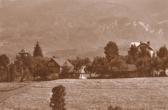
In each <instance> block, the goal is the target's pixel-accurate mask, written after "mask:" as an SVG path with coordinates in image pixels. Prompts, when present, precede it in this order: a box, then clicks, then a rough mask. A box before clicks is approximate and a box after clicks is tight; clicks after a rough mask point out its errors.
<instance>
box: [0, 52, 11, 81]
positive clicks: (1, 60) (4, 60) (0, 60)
mask: <svg viewBox="0 0 168 110" xmlns="http://www.w3.org/2000/svg"><path fill="white" fill-rule="evenodd" d="M9 63H10V59H9V57H8V56H7V55H5V54H3V55H0V69H1V72H2V71H3V73H6V74H3V75H2V76H6V79H3V80H6V81H9V71H8V66H9Z"/></svg>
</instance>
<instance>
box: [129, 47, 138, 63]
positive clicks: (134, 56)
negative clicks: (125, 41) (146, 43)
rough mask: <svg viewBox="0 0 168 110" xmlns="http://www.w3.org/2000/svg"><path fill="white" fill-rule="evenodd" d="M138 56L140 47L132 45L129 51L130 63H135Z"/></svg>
mask: <svg viewBox="0 0 168 110" xmlns="http://www.w3.org/2000/svg"><path fill="white" fill-rule="evenodd" d="M137 57H138V48H137V47H136V46H134V45H132V46H131V47H130V49H129V51H128V63H131V64H134V63H136V60H137Z"/></svg>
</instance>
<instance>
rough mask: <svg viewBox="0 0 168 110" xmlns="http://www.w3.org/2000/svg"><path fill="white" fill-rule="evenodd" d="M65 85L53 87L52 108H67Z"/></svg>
mask: <svg viewBox="0 0 168 110" xmlns="http://www.w3.org/2000/svg"><path fill="white" fill-rule="evenodd" d="M65 94H66V93H65V87H64V86H62V85H59V86H57V87H54V88H53V89H52V97H51V99H50V107H52V110H66V109H65V99H64V97H65Z"/></svg>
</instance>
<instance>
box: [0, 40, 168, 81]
mask: <svg viewBox="0 0 168 110" xmlns="http://www.w3.org/2000/svg"><path fill="white" fill-rule="evenodd" d="M69 61H70V62H71V63H72V65H73V66H74V69H73V73H72V72H71V74H74V73H75V74H80V69H81V67H82V66H85V72H86V73H87V74H90V77H91V76H92V74H96V75H97V78H120V77H130V75H132V76H133V77H141V76H142V77H147V76H149V77H151V76H153V73H154V72H155V71H159V70H163V71H162V72H161V74H159V75H160V76H165V74H166V69H167V67H168V49H167V47H166V46H162V47H160V49H159V50H158V51H156V52H155V55H154V56H150V53H149V51H148V47H146V46H142V47H136V46H135V45H131V47H130V48H129V50H128V54H127V55H125V56H123V55H120V54H119V47H118V45H117V44H116V42H114V41H109V42H108V43H107V44H106V46H105V47H104V56H95V57H94V58H93V60H91V59H90V58H87V57H86V58H80V57H77V58H76V59H69ZM129 65H135V67H136V71H133V73H131V74H128V73H129V72H131V70H128V66H129ZM68 69H69V68H68V67H66V66H65V67H62V72H61V74H62V75H63V76H66V75H67V74H70V73H69V72H68ZM50 73H51V72H50V70H49V69H48V68H47V58H46V57H44V55H43V52H42V49H41V47H40V45H39V43H38V42H37V43H36V45H35V47H34V51H33V55H31V54H30V53H28V52H26V51H25V50H21V51H20V52H19V53H18V54H17V55H16V57H15V59H14V61H10V59H9V57H8V56H7V55H5V54H2V55H0V81H9V82H11V81H15V80H18V81H21V82H22V81H24V80H25V79H27V80H47V79H48V76H49V75H50ZM53 77H54V76H52V78H53Z"/></svg>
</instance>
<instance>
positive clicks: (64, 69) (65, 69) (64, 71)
mask: <svg viewBox="0 0 168 110" xmlns="http://www.w3.org/2000/svg"><path fill="white" fill-rule="evenodd" d="M70 69H71V68H70V67H68V66H67V65H64V66H63V67H62V71H61V77H62V78H69V75H70Z"/></svg>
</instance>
